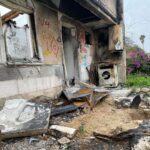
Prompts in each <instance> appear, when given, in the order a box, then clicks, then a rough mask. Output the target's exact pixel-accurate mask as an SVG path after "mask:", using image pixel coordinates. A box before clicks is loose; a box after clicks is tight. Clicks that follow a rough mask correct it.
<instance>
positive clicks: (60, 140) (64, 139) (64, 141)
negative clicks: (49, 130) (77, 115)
mask: <svg viewBox="0 0 150 150" xmlns="http://www.w3.org/2000/svg"><path fill="white" fill-rule="evenodd" d="M58 143H59V144H62V145H64V144H68V143H70V140H69V139H68V138H66V137H63V138H61V139H59V140H58Z"/></svg>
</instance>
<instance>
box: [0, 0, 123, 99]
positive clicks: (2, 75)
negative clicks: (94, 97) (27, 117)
mask: <svg viewBox="0 0 150 150" xmlns="http://www.w3.org/2000/svg"><path fill="white" fill-rule="evenodd" d="M0 5H2V6H4V7H7V8H9V9H10V11H9V12H8V13H6V14H4V15H3V16H1V18H0V62H1V65H0V98H6V97H10V96H16V95H20V94H21V95H22V94H26V93H28V94H30V93H32V94H35V95H41V94H47V93H49V95H50V96H51V97H55V96H57V95H58V94H59V93H60V92H61V91H62V87H63V86H64V85H65V83H70V81H73V80H74V79H78V80H82V81H88V80H89V76H88V73H87V68H89V66H90V65H91V64H92V65H93V66H96V67H98V66H99V65H101V63H103V67H102V69H103V68H105V67H104V66H105V65H106V68H107V65H108V64H110V66H112V68H113V66H114V65H115V68H116V66H117V72H118V75H117V79H119V81H118V82H119V83H123V82H124V81H125V78H126V63H125V60H126V59H125V52H124V51H123V41H124V40H123V37H124V30H123V27H124V26H123V0H0ZM114 72H116V71H114ZM103 75H104V78H106V80H107V77H108V78H109V74H107V72H106V71H105V72H104V74H103ZM112 76H113V75H112ZM115 83H116V82H115ZM43 92H44V93H43Z"/></svg>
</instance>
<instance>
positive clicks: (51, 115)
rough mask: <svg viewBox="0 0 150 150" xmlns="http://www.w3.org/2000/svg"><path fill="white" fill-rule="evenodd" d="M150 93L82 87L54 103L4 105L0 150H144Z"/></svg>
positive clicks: (149, 132) (148, 131)
mask: <svg viewBox="0 0 150 150" xmlns="http://www.w3.org/2000/svg"><path fill="white" fill-rule="evenodd" d="M149 94H150V89H148V88H142V89H136V90H135V89H124V88H123V89H119V88H111V89H109V88H98V87H95V86H93V85H88V84H85V83H81V84H80V86H79V85H77V86H75V87H71V88H66V89H65V90H64V91H63V93H62V95H61V97H60V98H59V99H57V100H51V99H49V98H48V97H45V96H41V97H36V98H34V99H32V100H24V99H17V100H9V101H6V102H5V104H4V106H3V107H2V109H1V111H0V114H1V116H2V117H1V118H0V130H1V136H0V137H1V146H2V150H8V149H9V150H20V149H23V150H27V149H28V150H36V149H39V150H48V149H53V150H61V149H68V150H71V149H75V150H80V149H81V150H84V149H89V150H92V149H98V150H103V149H104V150H105V149H106V150H107V149H110V150H114V149H123V150H126V149H133V150H147V148H149V144H148V141H149V135H150V123H149V120H148V116H149V115H147V114H149V112H150V100H149V96H150V95H149ZM16 107H17V109H16ZM8 112H9V113H8ZM10 112H11V113H10ZM8 114H10V115H8ZM6 131H7V132H6ZM129 141H130V142H129ZM129 143H130V144H129ZM141 147H142V148H141Z"/></svg>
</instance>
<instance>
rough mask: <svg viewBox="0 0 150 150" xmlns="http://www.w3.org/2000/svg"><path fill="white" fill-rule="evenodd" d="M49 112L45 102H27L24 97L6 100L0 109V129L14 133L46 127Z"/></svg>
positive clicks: (3, 131)
mask: <svg viewBox="0 0 150 150" xmlns="http://www.w3.org/2000/svg"><path fill="white" fill-rule="evenodd" d="M50 112H51V111H50V107H49V105H47V104H41V103H34V102H29V101H27V100H25V99H14V100H7V101H6V102H5V105H4V107H3V109H2V110H1V111H0V116H1V117H0V130H1V132H2V133H9V132H11V133H13V132H15V133H16V132H24V131H32V130H38V129H46V128H47V127H48V124H49V117H50Z"/></svg>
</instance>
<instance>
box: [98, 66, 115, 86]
mask: <svg viewBox="0 0 150 150" xmlns="http://www.w3.org/2000/svg"><path fill="white" fill-rule="evenodd" d="M98 74H99V85H100V86H105V87H117V86H118V67H117V65H99V66H98Z"/></svg>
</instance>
